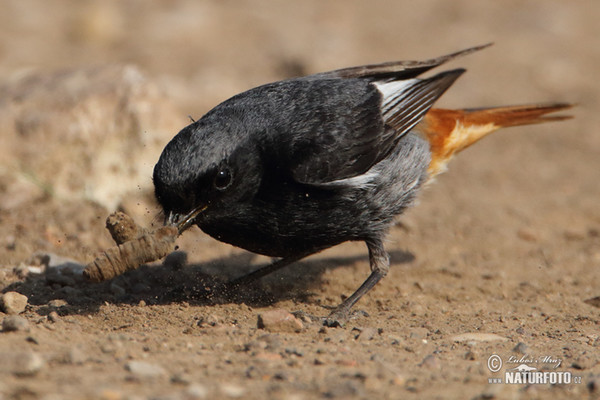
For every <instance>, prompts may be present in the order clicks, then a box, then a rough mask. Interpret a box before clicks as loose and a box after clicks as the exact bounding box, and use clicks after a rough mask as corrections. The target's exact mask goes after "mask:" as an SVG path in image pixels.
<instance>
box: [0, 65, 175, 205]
mask: <svg viewBox="0 0 600 400" xmlns="http://www.w3.org/2000/svg"><path fill="white" fill-rule="evenodd" d="M0 92H2V102H1V103H0V115H2V123H1V124H0V137H2V146H1V147H0V160H2V167H3V168H0V182H1V183H2V191H0V208H2V209H9V208H11V207H17V206H18V205H19V204H22V203H23V202H25V201H30V200H34V199H36V198H41V197H43V196H44V195H46V193H47V192H51V193H52V195H53V196H55V197H57V198H59V199H64V198H67V199H70V200H76V199H92V200H94V201H96V202H97V203H99V204H102V205H104V206H105V207H106V208H108V209H114V208H115V207H116V206H117V204H118V203H119V201H120V200H121V199H123V198H125V197H127V195H128V194H130V193H132V192H134V191H136V190H138V188H141V189H146V188H148V187H151V185H152V181H151V179H150V177H151V176H152V167H153V165H154V164H155V163H156V160H157V159H158V156H159V155H160V152H161V150H162V148H163V146H164V143H165V142H166V141H167V140H168V139H170V137H171V132H176V131H177V130H178V128H180V127H181V121H179V115H178V113H177V112H176V110H175V106H174V104H173V103H171V102H170V101H169V99H167V97H166V96H164V94H163V93H162V91H161V90H160V89H159V88H158V87H157V86H156V85H155V84H153V83H152V82H150V80H149V79H147V78H146V77H145V76H144V74H143V72H142V71H140V70H139V69H138V68H137V67H135V66H130V65H107V66H95V67H89V68H79V69H67V70H62V71H56V72H45V71H33V70H32V72H28V73H24V74H21V75H20V76H18V77H17V78H16V79H11V80H9V81H8V82H6V83H3V84H2V86H0ZM23 160H27V162H26V163H23ZM27 177H31V178H27ZM39 182H43V185H42V184H40V183H39Z"/></svg>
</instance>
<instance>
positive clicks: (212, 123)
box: [153, 44, 571, 326]
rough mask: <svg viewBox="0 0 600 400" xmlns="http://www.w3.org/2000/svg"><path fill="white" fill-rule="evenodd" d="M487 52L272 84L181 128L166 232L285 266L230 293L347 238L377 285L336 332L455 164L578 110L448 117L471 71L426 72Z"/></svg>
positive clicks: (160, 191) (170, 176) (466, 112)
mask: <svg viewBox="0 0 600 400" xmlns="http://www.w3.org/2000/svg"><path fill="white" fill-rule="evenodd" d="M489 45H490V44H486V45H481V46H476V47H471V48H468V49H465V50H462V51H458V52H455V53H452V54H448V55H445V56H441V57H437V58H433V59H430V60H426V61H395V62H387V63H382V64H372V65H365V66H359V67H350V68H344V69H338V70H334V71H330V72H322V73H317V74H312V75H308V76H304V77H298V78H291V79H286V80H282V81H278V82H273V83H268V84H265V85H262V86H258V87H256V88H254V89H250V90H248V91H245V92H243V93H240V94H238V95H235V96H233V97H231V98H230V99H228V100H226V101H224V102H222V103H221V104H219V105H217V106H216V107H215V108H213V109H212V110H210V111H209V112H208V113H206V114H205V115H204V116H203V117H201V118H200V119H198V120H196V121H194V122H193V123H191V124H190V125H188V126H186V127H185V128H183V129H182V130H181V131H180V132H179V133H178V134H177V135H176V136H175V137H174V138H173V139H172V140H171V141H169V142H168V144H167V145H166V146H165V148H164V150H163V152H162V154H161V155H160V158H159V160H158V162H157V164H156V165H155V167H154V172H153V182H154V189H155V196H156V199H157V201H158V203H159V205H160V207H161V208H162V212H164V217H165V222H164V223H165V224H166V225H176V226H177V228H178V231H179V234H181V233H182V232H184V231H185V230H186V229H188V228H189V227H190V226H192V225H197V226H198V227H199V228H200V229H201V230H202V231H204V232H205V233H207V234H208V235H210V236H212V237H213V238H215V239H217V240H219V241H222V242H226V243H229V244H231V245H233V246H237V247H240V248H243V249H246V250H248V251H250V252H254V253H258V254H263V255H266V256H270V257H275V258H277V260H275V261H273V262H272V263H271V264H269V265H267V266H265V267H262V268H260V269H258V270H256V271H254V272H251V273H250V274H248V275H245V276H242V277H240V278H237V279H234V280H233V281H232V282H231V283H232V285H233V286H232V287H237V288H239V287H242V286H243V285H246V284H248V283H249V282H252V281H255V280H257V279H260V278H261V277H263V276H265V275H267V274H270V273H272V272H274V271H276V270H279V269H281V268H283V267H285V266H287V265H289V264H292V263H294V262H296V261H298V260H300V259H302V258H304V257H307V256H309V255H311V254H315V253H318V252H320V251H322V250H325V249H328V248H330V247H333V246H336V245H338V244H341V243H343V242H347V241H361V242H364V243H365V244H366V247H367V250H368V256H369V264H370V270H371V272H370V274H369V275H368V277H367V278H366V279H365V281H364V282H363V283H362V284H361V285H360V286H359V287H358V289H356V291H355V292H354V293H353V294H351V295H350V296H349V297H347V298H345V300H343V301H342V302H341V304H339V305H338V306H337V307H336V308H335V309H333V311H332V312H331V313H330V314H329V315H328V317H326V318H324V321H325V324H326V325H329V326H337V325H340V324H342V323H343V321H346V320H347V318H348V316H349V314H350V310H351V308H352V307H353V306H354V304H355V303H356V302H357V301H358V300H359V299H360V298H361V297H362V296H363V295H365V294H366V293H367V292H369V291H370V290H371V289H372V288H373V287H374V286H375V285H376V284H377V283H378V282H379V281H380V280H381V279H382V278H383V277H384V276H386V274H387V273H388V270H389V265H390V260H389V255H388V253H387V252H386V250H385V247H384V240H385V238H386V235H387V234H388V232H389V230H390V227H391V226H392V225H393V223H394V219H395V217H396V216H398V215H399V214H401V213H402V212H403V211H404V210H406V209H407V208H409V207H411V206H412V205H413V204H414V203H415V199H416V196H417V194H418V193H419V192H420V190H421V189H422V188H423V187H425V186H426V184H428V183H429V182H431V181H432V180H433V179H434V178H435V177H436V176H437V175H439V174H440V173H442V172H444V171H445V170H446V168H447V164H448V162H449V161H450V159H451V158H452V157H453V156H454V155H455V154H456V153H458V152H460V151H461V150H464V149H465V148H467V147H468V146H470V145H471V144H473V143H475V142H477V141H478V140H480V139H481V138H483V137H484V136H486V135H488V134H489V133H491V132H493V131H495V130H497V129H500V128H504V127H511V126H519V125H527V124H536V123H541V122H549V121H559V120H563V119H566V118H569V117H570V116H566V115H556V114H553V115H549V114H552V113H555V112H557V111H560V110H564V109H566V108H569V107H570V106H571V104H568V103H558V102H556V103H543V104H529V105H520V106H506V107H493V108H476V109H439V108H433V105H434V103H435V102H436V100H438V98H440V96H442V94H443V93H444V92H445V91H446V90H447V89H448V88H449V87H450V86H451V85H452V84H453V83H454V82H455V81H456V80H457V79H458V78H459V77H460V76H461V75H462V74H463V73H464V72H465V69H462V68H457V69H451V70H447V71H444V72H440V73H437V74H435V75H433V76H431V77H421V75H422V74H424V73H426V72H427V71H429V70H431V69H433V68H435V67H438V66H440V65H442V64H444V63H447V62H449V61H452V60H454V59H456V58H458V57H461V56H465V55H467V54H471V53H473V52H475V51H479V50H481V49H483V48H485V47H488V46H489Z"/></svg>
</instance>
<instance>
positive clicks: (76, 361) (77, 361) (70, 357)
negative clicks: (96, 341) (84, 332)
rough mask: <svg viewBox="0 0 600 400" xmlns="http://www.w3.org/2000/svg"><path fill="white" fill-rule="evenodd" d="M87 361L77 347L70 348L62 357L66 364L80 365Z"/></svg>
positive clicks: (85, 356)
mask: <svg viewBox="0 0 600 400" xmlns="http://www.w3.org/2000/svg"><path fill="white" fill-rule="evenodd" d="M87 360H88V357H87V355H86V354H85V353H84V352H83V351H81V350H80V349H79V348H77V347H71V348H70V349H69V350H68V351H67V352H66V353H65V357H64V361H65V363H66V364H71V365H81V364H84V363H85V362H86V361H87Z"/></svg>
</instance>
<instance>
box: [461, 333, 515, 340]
mask: <svg viewBox="0 0 600 400" xmlns="http://www.w3.org/2000/svg"><path fill="white" fill-rule="evenodd" d="M451 339H452V341H454V342H496V341H500V342H506V341H507V340H508V339H507V338H505V337H503V336H500V335H496V334H495V333H480V332H469V333H461V334H460V335H456V336H452V338H451Z"/></svg>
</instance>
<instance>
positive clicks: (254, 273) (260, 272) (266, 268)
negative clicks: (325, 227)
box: [228, 253, 312, 287]
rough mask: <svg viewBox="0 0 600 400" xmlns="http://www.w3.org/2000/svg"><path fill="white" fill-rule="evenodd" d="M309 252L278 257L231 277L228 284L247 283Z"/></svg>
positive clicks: (240, 284) (242, 284)
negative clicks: (254, 269) (266, 263)
mask: <svg viewBox="0 0 600 400" xmlns="http://www.w3.org/2000/svg"><path fill="white" fill-rule="evenodd" d="M309 254H312V253H303V254H299V255H297V256H289V257H284V258H280V259H279V260H276V261H273V262H272V263H271V264H269V265H267V266H264V267H262V268H259V269H257V270H256V271H252V272H250V273H249V274H246V275H243V276H240V277H239V278H235V279H233V280H232V281H230V282H229V284H228V285H229V286H232V287H235V286H244V285H247V284H249V283H252V282H254V281H256V280H258V279H260V278H262V277H263V276H266V275H269V274H270V273H272V272H275V271H277V270H280V269H281V268H283V267H287V266H288V265H290V264H292V263H294V262H296V261H298V260H300V259H302V258H304V257H306V256H308V255H309Z"/></svg>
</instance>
